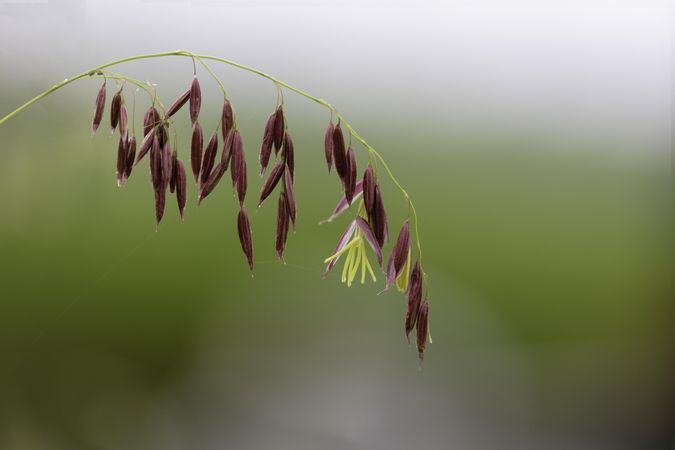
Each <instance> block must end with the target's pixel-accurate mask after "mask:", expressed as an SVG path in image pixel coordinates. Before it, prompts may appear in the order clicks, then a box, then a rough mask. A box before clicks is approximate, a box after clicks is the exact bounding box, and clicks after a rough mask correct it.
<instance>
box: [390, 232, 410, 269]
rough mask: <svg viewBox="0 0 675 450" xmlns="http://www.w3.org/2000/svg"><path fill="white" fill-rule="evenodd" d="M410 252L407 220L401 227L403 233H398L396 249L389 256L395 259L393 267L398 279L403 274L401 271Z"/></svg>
mask: <svg viewBox="0 0 675 450" xmlns="http://www.w3.org/2000/svg"><path fill="white" fill-rule="evenodd" d="M409 251H410V224H409V223H408V221H407V220H406V221H405V222H403V226H401V231H400V232H399V233H398V238H397V239H396V244H395V245H394V249H393V250H392V251H391V256H389V258H390V259H393V261H394V262H393V267H394V274H395V277H397V276H398V275H399V274H400V273H401V270H403V266H404V265H405V261H406V259H407V258H408V252H409ZM395 277H394V278H395Z"/></svg>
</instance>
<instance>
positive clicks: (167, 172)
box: [162, 140, 172, 190]
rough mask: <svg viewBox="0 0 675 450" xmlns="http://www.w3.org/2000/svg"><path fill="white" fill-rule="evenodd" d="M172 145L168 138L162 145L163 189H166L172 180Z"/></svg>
mask: <svg viewBox="0 0 675 450" xmlns="http://www.w3.org/2000/svg"><path fill="white" fill-rule="evenodd" d="M171 164H172V161H171V146H170V145H169V141H168V140H167V141H166V142H165V143H164V145H163V146H162V189H164V190H166V189H167V188H168V187H169V182H170V181H171Z"/></svg>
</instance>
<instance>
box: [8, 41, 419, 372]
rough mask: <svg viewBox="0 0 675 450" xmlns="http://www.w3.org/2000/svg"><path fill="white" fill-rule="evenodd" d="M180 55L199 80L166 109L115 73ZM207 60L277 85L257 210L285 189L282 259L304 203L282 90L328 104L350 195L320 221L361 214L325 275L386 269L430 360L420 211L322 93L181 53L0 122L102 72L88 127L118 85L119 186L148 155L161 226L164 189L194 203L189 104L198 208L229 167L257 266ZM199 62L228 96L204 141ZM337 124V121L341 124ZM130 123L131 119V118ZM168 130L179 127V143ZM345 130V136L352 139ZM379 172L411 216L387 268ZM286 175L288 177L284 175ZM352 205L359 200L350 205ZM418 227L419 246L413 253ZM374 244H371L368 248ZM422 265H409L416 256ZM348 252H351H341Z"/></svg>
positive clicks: (280, 212)
mask: <svg viewBox="0 0 675 450" xmlns="http://www.w3.org/2000/svg"><path fill="white" fill-rule="evenodd" d="M168 56H180V57H187V58H190V59H191V60H192V62H193V67H194V69H195V70H194V77H193V79H192V81H191V84H190V87H189V88H188V89H186V90H185V91H184V92H183V93H182V94H181V95H180V96H179V97H178V98H177V99H176V100H175V101H174V102H173V103H171V105H170V106H169V107H168V108H164V106H163V104H162V102H161V101H160V99H159V96H158V92H157V89H156V88H155V85H154V84H151V83H149V82H142V81H139V80H137V79H135V78H132V77H129V76H126V75H122V74H119V73H115V72H111V71H110V70H108V69H109V68H110V67H112V66H116V65H119V64H122V63H124V62H128V61H134V60H142V59H149V58H161V57H168ZM206 61H216V62H220V63H224V64H227V65H230V66H233V67H236V68H238V69H242V70H245V71H248V72H251V73H254V74H256V75H259V76H261V77H263V78H266V79H267V80H269V81H271V82H272V83H274V84H275V86H276V87H277V90H278V93H279V95H278V98H277V104H276V107H275V109H274V112H273V113H272V114H271V115H270V116H269V117H268V119H267V121H266V123H265V126H264V131H263V135H262V139H261V144H260V152H259V164H260V176H264V175H265V172H267V167H268V165H269V164H270V160H271V159H272V150H274V163H273V165H272V169H271V170H270V171H269V173H268V174H267V177H266V178H265V180H264V182H263V184H262V187H261V189H260V194H259V197H258V207H260V206H262V204H263V202H264V201H265V200H266V199H267V198H268V197H269V196H270V195H271V194H272V192H274V190H275V189H276V188H277V186H280V187H279V189H278V190H279V197H278V202H277V223H276V244H275V250H276V254H277V256H278V257H279V259H282V260H283V258H284V252H285V249H286V245H287V240H288V230H289V227H290V226H291V225H293V226H295V222H296V218H297V204H296V196H295V187H294V183H295V148H294V143H293V139H292V137H291V134H290V132H289V123H288V120H287V117H286V115H285V112H284V104H283V91H284V90H288V91H292V92H295V93H296V94H299V95H301V96H303V97H305V98H307V99H310V100H312V101H314V102H316V103H318V104H319V105H321V106H323V107H324V108H326V109H327V110H328V111H329V112H330V120H329V123H328V127H327V129H326V131H325V135H324V156H325V159H326V164H327V167H328V173H329V174H330V173H331V170H332V168H333V167H335V172H336V173H337V176H338V179H339V180H340V183H341V185H342V188H343V191H344V196H343V197H342V199H340V200H339V201H338V203H337V206H336V207H335V209H334V210H333V212H332V214H331V215H330V217H329V218H328V219H326V220H325V221H323V222H321V223H328V222H332V221H333V220H335V219H336V218H338V217H339V216H341V215H342V214H344V213H345V212H347V211H352V212H354V211H355V215H354V218H353V219H352V220H351V222H350V223H349V225H348V226H347V229H346V230H345V231H344V233H343V234H342V236H341V237H340V238H339V240H338V243H337V245H336V246H335V249H334V251H333V252H332V254H331V255H330V256H328V257H327V258H326V259H325V261H324V263H325V264H326V271H325V275H328V274H329V273H330V272H331V270H332V269H333V268H334V267H335V265H336V264H337V262H338V261H339V260H340V259H344V266H343V268H342V273H341V281H342V282H344V283H346V284H347V285H348V286H351V285H352V283H353V282H354V281H355V280H357V279H360V281H361V283H365V280H366V279H367V278H370V279H372V280H373V281H376V280H377V275H376V273H379V272H383V275H384V279H385V288H384V289H385V290H387V289H389V288H390V287H391V286H393V285H396V288H397V289H398V290H399V291H400V292H402V293H405V294H407V297H408V303H407V309H406V314H405V320H404V332H405V336H406V338H408V339H409V337H410V334H411V333H412V331H413V330H416V331H417V332H416V340H417V350H418V353H419V359H420V363H421V361H422V358H423V356H424V352H425V349H426V343H427V340H428V341H429V342H431V339H430V336H429V331H428V330H429V328H428V317H429V286H428V276H427V274H426V273H425V272H424V270H423V269H422V264H421V261H422V248H421V244H420V239H419V226H418V218H417V211H416V209H415V206H414V204H413V202H412V200H411V198H410V196H409V194H408V193H407V191H406V190H405V189H404V188H403V187H402V186H401V185H400V184H399V182H398V181H397V180H396V178H395V177H394V175H393V173H392V172H391V170H390V169H389V166H388V165H387V163H386V162H385V160H384V159H383V157H382V156H381V155H380V153H378V152H377V151H376V150H375V149H374V148H373V147H372V146H371V145H369V144H368V143H367V142H366V141H365V139H363V137H361V136H360V135H359V134H358V133H357V132H356V131H355V130H354V128H353V127H352V126H351V125H350V124H349V123H348V122H347V121H345V119H344V117H343V116H341V115H340V113H339V112H338V111H337V109H336V108H335V107H334V106H332V105H331V104H329V103H328V102H326V101H325V100H322V99H320V98H318V97H315V96H313V95H310V94H308V93H306V92H304V91H301V90H299V89H297V88H295V87H293V86H291V85H289V84H287V83H284V82H283V81H281V80H278V79H276V78H274V77H272V76H270V75H267V74H265V73H263V72H261V71H259V70H256V69H253V68H250V67H246V66H244V65H241V64H238V63H235V62H233V61H229V60H226V59H223V58H219V57H215V56H207V55H195V54H192V53H190V52H186V51H175V52H166V53H156V54H148V55H139V56H132V57H128V58H124V59H121V60H118V61H113V62H110V63H107V64H103V65H100V66H98V67H95V68H93V69H91V70H87V71H85V72H82V73H80V74H77V75H75V76H73V77H71V78H67V79H65V80H64V81H62V82H60V83H58V84H56V85H55V86H53V87H52V88H50V89H48V90H47V91H45V92H43V93H41V94H39V95H38V96H36V97H35V98H33V99H32V100H29V101H28V102H26V103H25V104H23V105H22V106H20V107H18V108H17V109H16V110H14V111H13V112H11V113H9V114H8V115H6V116H5V117H3V118H2V119H0V125H2V124H3V123H5V122H6V121H8V120H9V119H10V118H12V117H13V116H15V115H17V114H18V113H20V112H21V111H23V110H24V109H26V108H27V107H29V106H30V105H32V104H33V103H36V102H37V101H39V100H41V99H42V98H44V97H46V96H47V95H50V94H51V93H53V92H54V91H56V90H58V89H60V88H62V87H64V86H66V85H68V84H70V83H73V82H75V81H78V80H81V79H86V78H102V79H103V83H102V85H101V87H100V88H99V90H98V93H97V96H96V99H95V102H94V116H93V120H92V125H91V132H92V133H96V131H97V130H98V128H99V126H100V124H101V121H102V118H103V113H104V110H105V105H106V94H107V92H106V91H107V88H108V84H109V83H110V82H111V81H114V82H116V83H119V89H117V91H116V92H115V94H114V95H113V97H112V100H111V102H110V127H111V130H112V132H113V133H114V132H115V130H117V132H118V133H119V140H118V144H117V161H116V178H117V183H118V184H119V185H120V186H122V185H124V184H125V183H126V182H127V180H128V179H129V177H130V176H131V173H132V170H133V168H134V167H135V166H136V165H137V164H138V163H139V162H140V161H142V160H143V158H144V157H145V155H147V154H148V153H149V154H150V158H149V160H150V162H149V168H150V179H151V181H152V187H153V191H154V197H155V219H156V222H157V226H159V224H160V222H161V220H162V217H163V215H164V210H165V207H166V195H167V190H168V191H169V193H170V194H175V195H176V201H177V205H178V212H179V214H180V216H181V218H182V217H183V216H184V212H185V207H186V203H187V177H186V172H185V166H184V164H183V161H182V160H181V156H180V155H179V152H178V145H177V144H178V143H177V133H176V132H175V129H176V127H175V122H176V121H177V120H178V119H176V117H178V116H177V115H176V113H177V112H178V111H179V110H181V108H182V107H183V106H184V105H186V104H188V110H189V111H188V112H189V117H190V124H191V130H192V131H191V137H190V139H191V142H190V154H189V155H183V156H184V157H188V156H189V159H190V168H191V171H192V174H193V176H194V179H195V182H196V183H197V192H198V195H197V198H198V201H197V202H198V204H199V203H201V202H202V201H203V200H204V199H205V198H206V197H207V196H208V195H209V194H210V193H211V192H213V190H214V189H215V188H216V186H217V185H218V183H219V181H220V180H221V178H222V177H223V175H224V173H225V172H226V171H227V170H228V168H229V169H230V174H231V177H232V188H233V190H234V192H236V194H237V197H238V200H239V211H238V213H237V232H238V237H239V241H240V244H241V248H242V251H243V253H244V255H245V257H246V261H247V264H248V266H249V269H250V270H251V271H253V265H254V258H253V240H252V235H251V224H250V219H249V216H248V212H247V210H246V207H245V200H246V192H247V188H248V177H247V164H246V157H245V153H244V142H243V137H242V135H241V133H240V131H239V129H238V127H237V118H236V114H235V110H234V107H233V105H232V102H231V99H230V98H229V96H228V94H227V92H226V90H225V87H224V85H223V83H222V82H221V80H220V79H219V78H218V77H217V76H216V74H215V73H214V72H213V71H212V70H211V69H210V68H209V66H208V65H207V64H206ZM196 62H199V63H200V64H201V65H202V66H203V67H204V68H205V69H206V71H207V72H208V74H209V75H210V76H212V77H213V78H214V79H215V81H216V82H217V84H218V86H219V87H220V90H221V92H222V94H223V97H224V99H223V108H222V113H221V118H220V120H219V123H218V126H217V127H216V130H215V131H214V132H213V133H212V134H211V137H210V139H209V141H208V143H207V144H206V147H204V133H203V130H202V126H201V125H200V123H199V114H200V111H201V105H202V90H201V86H200V83H199V78H198V77H197V70H196ZM127 85H134V86H135V87H137V88H139V89H140V90H143V91H145V92H146V93H147V94H148V95H149V97H150V100H151V105H150V106H149V107H148V109H147V111H146V112H145V114H144V117H143V139H142V140H141V144H140V146H139V147H138V149H137V148H136V146H137V144H136V138H135V136H133V132H130V128H131V130H133V129H134V127H133V124H132V126H131V127H129V120H128V119H129V118H128V112H127V108H126V105H125V101H124V93H125V92H124V89H125V86H127ZM334 120H335V124H334ZM132 122H133V120H132ZM169 129H171V130H174V132H173V139H171V138H170V134H169ZM345 132H346V133H347V137H348V141H347V143H346V142H345ZM219 134H221V135H222V138H223V146H222V151H221V155H220V158H218V150H219V145H218V135H219ZM352 140H354V141H356V143H358V144H360V145H361V146H362V147H363V150H364V151H365V154H366V155H367V157H368V165H367V167H366V169H365V171H364V172H363V176H362V178H361V179H357V173H358V170H357V157H356V150H355V149H354V147H353V146H352ZM378 170H379V171H380V172H381V173H380V175H381V174H382V173H384V175H385V176H387V177H388V178H389V179H390V180H391V182H392V183H393V184H394V185H395V187H396V188H398V190H399V191H400V192H401V194H402V196H403V198H404V200H405V202H406V203H407V206H408V217H407V218H406V219H405V220H404V221H403V224H402V226H401V230H400V231H399V234H398V237H397V239H396V242H395V244H394V246H393V248H392V250H391V253H390V255H389V258H388V261H387V264H386V266H385V267H383V250H384V248H385V246H386V243H387V241H388V236H389V225H388V221H387V213H386V209H385V205H384V200H383V197H382V190H381V188H380V184H379V180H378ZM282 179H283V182H281V180H282ZM352 205H355V207H354V208H352ZM411 228H412V230H413V231H414V242H415V249H413V245H412V242H413V237H412V236H411ZM368 249H370V250H368ZM371 252H372V254H374V256H375V259H376V261H377V268H374V264H373V263H371V262H370V260H369V253H371ZM414 254H416V261H415V263H414V264H412V261H411V260H412V258H413V255H414ZM343 256H344V258H343Z"/></svg>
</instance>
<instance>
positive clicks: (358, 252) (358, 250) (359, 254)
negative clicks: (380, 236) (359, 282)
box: [347, 241, 363, 287]
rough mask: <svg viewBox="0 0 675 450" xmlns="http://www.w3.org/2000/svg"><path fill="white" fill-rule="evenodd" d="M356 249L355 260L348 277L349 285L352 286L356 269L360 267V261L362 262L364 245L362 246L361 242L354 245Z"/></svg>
mask: <svg viewBox="0 0 675 450" xmlns="http://www.w3.org/2000/svg"><path fill="white" fill-rule="evenodd" d="M362 242H363V241H362ZM354 250H355V255H354V260H353V261H352V267H351V269H350V270H349V277H348V278H347V286H348V287H351V285H352V281H354V277H355V276H356V271H357V270H358V269H359V263H360V262H361V257H362V255H363V247H362V246H361V244H359V245H357V246H356V247H354Z"/></svg>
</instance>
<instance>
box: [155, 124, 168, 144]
mask: <svg viewBox="0 0 675 450" xmlns="http://www.w3.org/2000/svg"><path fill="white" fill-rule="evenodd" d="M157 139H159V146H160V147H163V146H164V144H165V143H166V141H168V140H169V133H168V131H166V126H165V125H164V124H163V123H161V124H159V125H158V126H157Z"/></svg>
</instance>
